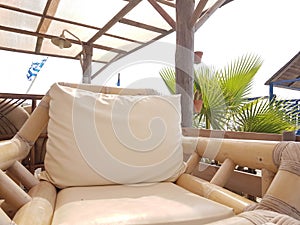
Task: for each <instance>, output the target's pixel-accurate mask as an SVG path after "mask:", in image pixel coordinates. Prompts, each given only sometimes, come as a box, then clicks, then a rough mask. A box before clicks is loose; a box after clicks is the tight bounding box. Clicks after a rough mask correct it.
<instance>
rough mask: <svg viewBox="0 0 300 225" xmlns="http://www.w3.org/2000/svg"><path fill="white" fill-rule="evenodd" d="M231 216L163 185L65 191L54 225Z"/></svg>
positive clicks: (225, 209)
mask: <svg viewBox="0 0 300 225" xmlns="http://www.w3.org/2000/svg"><path fill="white" fill-rule="evenodd" d="M231 216H233V210H232V209H231V208H228V207H226V206H223V205H221V204H219V203H216V202H213V201H211V200H208V199H205V198H203V197H200V196H198V195H195V194H193V193H190V192H189V191H187V190H185V189H183V188H181V187H179V186H178V185H176V184H174V183H171V182H162V183H153V184H137V185H108V186H94V187H72V188H66V189H63V190H61V191H60V192H59V193H58V196H57V202H56V207H55V212H54V217H53V222H52V225H69V224H70V225H71V224H72V225H100V224H105V225H107V224H174V225H179V224H184V225H190V224H197V225H199V224H205V223H209V222H213V221H217V220H220V219H224V218H228V217H231Z"/></svg>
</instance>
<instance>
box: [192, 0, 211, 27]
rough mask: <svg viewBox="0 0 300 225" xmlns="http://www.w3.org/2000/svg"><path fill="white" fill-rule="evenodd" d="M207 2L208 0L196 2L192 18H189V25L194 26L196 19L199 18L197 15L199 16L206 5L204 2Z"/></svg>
mask: <svg viewBox="0 0 300 225" xmlns="http://www.w3.org/2000/svg"><path fill="white" fill-rule="evenodd" d="M207 2H208V0H200V2H199V3H198V5H197V7H196V9H195V11H194V13H193V15H192V18H191V20H190V27H194V26H195V24H196V22H197V20H198V19H199V17H200V16H201V14H202V12H203V9H204V7H205V6H206V3H207Z"/></svg>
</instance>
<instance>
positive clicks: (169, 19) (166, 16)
mask: <svg viewBox="0 0 300 225" xmlns="http://www.w3.org/2000/svg"><path fill="white" fill-rule="evenodd" d="M148 2H149V3H150V4H151V5H152V6H153V8H154V9H155V10H156V11H157V12H158V13H159V14H160V15H161V16H162V17H163V18H164V19H165V21H166V22H167V23H168V24H169V25H170V26H171V27H172V28H173V29H174V30H176V22H175V21H174V20H173V18H172V17H171V16H170V15H169V14H168V13H167V12H166V11H165V10H164V9H163V8H162V7H161V6H160V5H159V4H158V3H157V2H156V0H148Z"/></svg>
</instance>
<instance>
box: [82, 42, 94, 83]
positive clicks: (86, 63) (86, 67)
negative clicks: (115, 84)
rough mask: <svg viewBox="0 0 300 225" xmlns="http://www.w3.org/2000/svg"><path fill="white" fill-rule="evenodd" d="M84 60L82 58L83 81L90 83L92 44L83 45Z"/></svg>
mask: <svg viewBox="0 0 300 225" xmlns="http://www.w3.org/2000/svg"><path fill="white" fill-rule="evenodd" d="M83 52H84V53H83V60H82V65H81V67H82V74H83V76H82V83H86V84H90V83H91V75H92V56H93V47H92V46H91V45H86V44H84V45H83Z"/></svg>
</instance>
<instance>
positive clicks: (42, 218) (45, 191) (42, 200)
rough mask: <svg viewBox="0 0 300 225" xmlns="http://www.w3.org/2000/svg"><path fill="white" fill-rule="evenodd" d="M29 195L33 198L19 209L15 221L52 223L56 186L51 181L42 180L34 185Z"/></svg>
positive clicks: (21, 224)
mask: <svg viewBox="0 0 300 225" xmlns="http://www.w3.org/2000/svg"><path fill="white" fill-rule="evenodd" d="M29 195H30V196H31V197H32V200H31V201H30V202H28V203H26V204H25V205H24V206H22V207H21V208H20V210H18V212H17V213H16V215H15V216H14V218H13V221H14V222H15V223H16V224H18V225H32V224H35V225H49V224H51V220H52V216H53V212H54V207H55V201H56V195H57V192H56V188H55V187H54V186H53V185H52V184H51V183H49V182H46V181H42V182H40V183H39V184H38V185H36V186H34V187H33V188H32V189H31V190H30V191H29Z"/></svg>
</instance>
